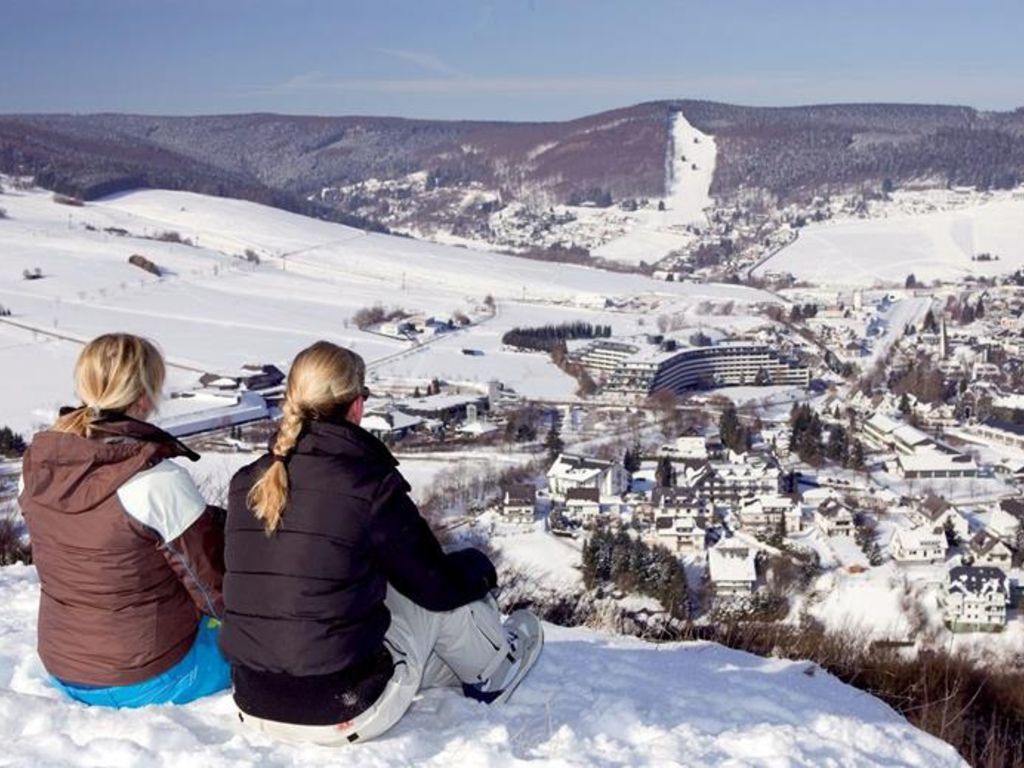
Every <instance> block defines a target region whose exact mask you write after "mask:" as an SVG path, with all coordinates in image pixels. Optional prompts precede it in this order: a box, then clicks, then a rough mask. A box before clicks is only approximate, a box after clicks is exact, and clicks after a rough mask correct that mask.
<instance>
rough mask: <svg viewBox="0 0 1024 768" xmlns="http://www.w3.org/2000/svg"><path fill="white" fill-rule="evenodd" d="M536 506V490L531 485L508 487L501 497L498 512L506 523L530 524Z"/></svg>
mask: <svg viewBox="0 0 1024 768" xmlns="http://www.w3.org/2000/svg"><path fill="white" fill-rule="evenodd" d="M536 506H537V489H536V488H534V487H533V486H532V485H525V484H519V485H510V486H507V487H506V488H505V489H504V492H503V493H502V495H501V506H500V508H499V512H500V513H501V517H502V519H503V520H504V521H505V522H508V523H532V522H533V519H534V513H535V511H536Z"/></svg>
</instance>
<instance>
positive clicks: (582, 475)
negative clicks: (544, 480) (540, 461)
mask: <svg viewBox="0 0 1024 768" xmlns="http://www.w3.org/2000/svg"><path fill="white" fill-rule="evenodd" d="M611 465H612V463H611V462H610V461H601V460H600V459H592V458H590V457H588V456H578V455H576V454H570V453H563V454H560V455H559V457H558V458H557V459H555V463H554V464H552V465H551V468H550V469H548V477H558V478H561V479H563V480H572V481H574V482H580V481H583V480H589V479H591V478H593V477H597V476H599V475H600V474H601V473H603V472H605V471H607V470H608V468H609V467H611Z"/></svg>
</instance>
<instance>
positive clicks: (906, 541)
mask: <svg viewBox="0 0 1024 768" xmlns="http://www.w3.org/2000/svg"><path fill="white" fill-rule="evenodd" d="M897 542H899V544H900V545H901V546H902V547H903V549H937V548H941V549H943V550H944V549H945V548H946V536H945V534H944V533H935V532H934V531H933V530H932V529H930V528H927V527H921V528H897V529H896V532H895V533H893V535H892V542H891V544H892V545H893V546H895V544H896V543H897Z"/></svg>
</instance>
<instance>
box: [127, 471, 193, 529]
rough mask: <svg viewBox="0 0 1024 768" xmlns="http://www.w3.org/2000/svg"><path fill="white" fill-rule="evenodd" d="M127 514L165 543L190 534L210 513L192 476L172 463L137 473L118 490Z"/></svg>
mask: <svg viewBox="0 0 1024 768" xmlns="http://www.w3.org/2000/svg"><path fill="white" fill-rule="evenodd" d="M117 498H118V499H120V501H121V506H123V507H124V509H125V511H126V512H127V513H128V514H129V515H130V516H131V517H133V518H135V519H136V520H137V521H139V522H140V523H142V525H144V526H146V527H147V528H152V529H153V530H154V531H156V532H157V533H158V534H160V536H162V537H163V540H164V541H165V542H167V541H171V540H173V539H176V538H178V537H179V536H180V535H181V534H183V533H184V532H185V531H187V530H188V528H189V526H190V525H192V523H194V522H195V521H196V520H198V519H199V516H200V515H201V514H203V510H205V509H206V500H205V499H203V496H202V494H201V493H199V489H198V488H196V484H195V483H194V482H193V481H192V475H190V474H189V473H188V470H187V469H185V468H184V467H183V466H181V465H180V464H176V463H174V462H173V461H171V460H170V459H167V460H165V461H161V462H160V463H159V464H157V465H156V466H155V467H152V468H150V469H146V470H143V471H142V472H139V473H137V474H136V475H135V476H134V477H132V479H131V480H129V481H128V482H127V483H125V484H124V485H122V486H121V487H120V488H119V489H118V490H117Z"/></svg>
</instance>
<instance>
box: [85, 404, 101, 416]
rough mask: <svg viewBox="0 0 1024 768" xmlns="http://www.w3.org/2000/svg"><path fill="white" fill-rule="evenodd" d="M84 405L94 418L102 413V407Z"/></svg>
mask: <svg viewBox="0 0 1024 768" xmlns="http://www.w3.org/2000/svg"><path fill="white" fill-rule="evenodd" d="M85 407H86V409H87V410H88V411H89V415H91V416H92V417H93V418H94V419H98V418H100V417H101V416H102V415H103V409H102V408H100V407H99V406H98V405H87V406H85Z"/></svg>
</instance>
